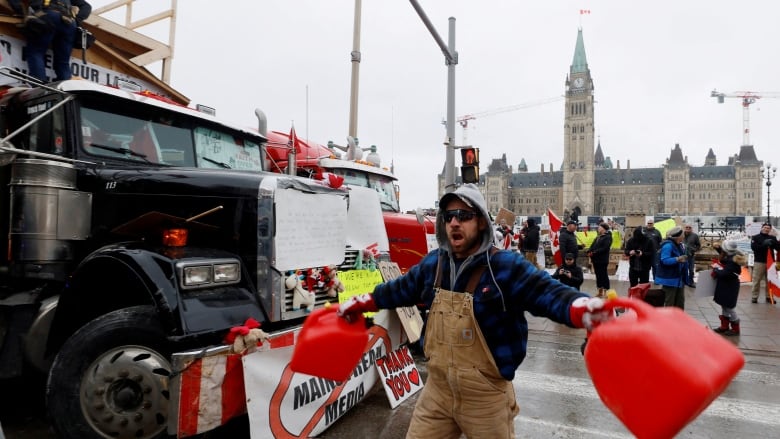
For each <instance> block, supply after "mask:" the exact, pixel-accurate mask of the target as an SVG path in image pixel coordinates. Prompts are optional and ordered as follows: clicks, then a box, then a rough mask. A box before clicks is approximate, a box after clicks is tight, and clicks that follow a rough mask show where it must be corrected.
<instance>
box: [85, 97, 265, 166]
mask: <svg viewBox="0 0 780 439" xmlns="http://www.w3.org/2000/svg"><path fill="white" fill-rule="evenodd" d="M127 107H131V106H127ZM103 108H107V107H106V106H105V105H101V106H100V109H99V108H97V106H96V105H90V102H89V101H88V102H86V103H83V104H82V107H81V138H82V142H81V144H82V147H83V149H84V150H85V151H86V152H87V153H89V154H90V155H95V156H103V157H111V158H117V159H125V160H130V161H139V162H145V163H156V164H161V165H169V166H183V167H199V168H223V169H242V170H253V171H260V170H262V168H261V166H262V161H261V160H260V147H259V145H258V141H256V140H255V139H249V138H248V137H249V136H244V135H243V133H240V132H234V131H232V130H230V129H228V128H225V127H219V126H212V125H211V124H207V123H201V121H199V120H198V119H197V118H194V117H187V116H186V115H183V114H178V113H173V112H165V111H162V110H158V109H151V110H150V109H149V108H144V109H142V110H141V109H139V110H141V111H138V112H134V111H133V109H132V108H123V111H122V114H119V113H118V112H114V111H111V112H109V111H104V110H103ZM114 108H117V107H113V108H112V110H113V109H114ZM257 140H259V139H257Z"/></svg>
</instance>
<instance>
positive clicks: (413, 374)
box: [408, 367, 420, 386]
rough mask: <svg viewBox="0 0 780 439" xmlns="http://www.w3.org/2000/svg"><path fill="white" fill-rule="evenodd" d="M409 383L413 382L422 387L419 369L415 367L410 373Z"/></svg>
mask: <svg viewBox="0 0 780 439" xmlns="http://www.w3.org/2000/svg"><path fill="white" fill-rule="evenodd" d="M408 375H409V381H410V382H412V383H413V384H414V385H415V386H419V385H420V373H419V372H417V368H416V367H415V368H414V369H412V371H411V372H409V374H408Z"/></svg>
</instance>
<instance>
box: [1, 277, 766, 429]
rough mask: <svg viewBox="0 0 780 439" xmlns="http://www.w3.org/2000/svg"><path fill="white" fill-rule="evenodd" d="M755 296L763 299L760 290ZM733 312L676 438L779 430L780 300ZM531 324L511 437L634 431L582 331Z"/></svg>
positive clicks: (713, 320) (33, 414) (379, 418)
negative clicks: (619, 412) (596, 371)
mask: <svg viewBox="0 0 780 439" xmlns="http://www.w3.org/2000/svg"><path fill="white" fill-rule="evenodd" d="M612 286H613V288H614V289H615V290H616V291H618V293H619V295H621V296H625V295H626V292H627V290H628V283H627V282H621V281H614V280H613V281H612ZM582 289H583V291H586V292H593V291H595V284H594V282H593V280H592V279H586V281H585V284H584V285H583V288H582ZM694 293H695V290H694V289H686V304H685V311H686V313H688V314H689V315H691V316H692V317H693V318H694V319H696V320H697V321H699V322H700V323H701V324H702V325H705V326H710V327H714V326H718V324H719V319H718V314H720V307H719V306H718V305H716V304H715V303H714V302H713V301H712V298H711V297H706V298H698V297H695V296H694ZM760 301H761V302H763V296H762V298H761V299H760ZM737 313H738V314H739V316H740V318H741V328H742V334H741V335H740V336H739V337H728V338H727V339H728V340H729V341H731V342H732V343H734V344H735V346H737V347H738V348H739V349H740V350H741V351H742V353H743V354H744V356H745V359H746V363H745V366H744V368H743V369H742V370H741V371H740V372H739V374H738V375H737V377H736V378H735V379H734V380H733V381H732V383H731V384H730V385H729V387H728V388H727V389H726V390H725V391H724V392H723V394H722V395H721V396H720V397H719V398H718V399H716V400H715V401H714V402H713V403H712V404H711V405H710V406H709V407H708V408H707V409H706V410H705V411H704V412H703V413H702V414H701V415H700V416H699V417H698V418H697V419H695V420H694V421H693V422H691V423H690V424H688V425H687V426H686V427H685V428H684V429H683V430H682V431H681V432H680V434H679V435H678V436H677V437H678V438H702V439H703V438H723V439H726V438H729V439H730V438H747V437H750V438H770V437H777V432H778V431H780V305H770V304H765V303H757V304H753V303H751V302H750V284H743V286H742V287H741V289H740V296H739V301H738V304H737ZM529 328H530V336H529V348H528V357H527V358H526V360H525V361H524V362H523V364H522V365H521V366H520V368H519V369H518V372H517V376H516V378H515V380H514V386H515V392H516V394H517V400H518V403H519V404H520V414H519V415H518V416H517V418H516V419H515V432H516V435H515V437H516V438H604V437H605V438H631V437H633V435H632V434H631V433H630V432H629V431H628V430H627V429H626V428H625V427H624V426H623V425H622V424H621V422H620V421H619V420H618V419H617V418H616V417H615V416H614V415H613V414H612V413H611V412H610V411H609V410H608V409H607V408H606V407H605V406H604V404H603V403H602V402H601V400H600V399H599V397H598V395H597V394H596V391H595V389H594V388H593V384H592V382H591V380H590V378H589V375H588V372H587V370H586V368H585V363H584V361H583V358H582V355H581V354H580V345H581V343H582V340H583V336H584V332H583V331H582V330H576V329H571V328H567V327H565V326H563V325H559V324H557V323H553V322H551V321H549V320H546V319H542V318H538V317H533V316H530V315H529ZM618 354H620V353H616V355H618ZM625 354H626V355H630V353H625ZM416 360H417V362H418V368H419V370H420V372H421V374H422V376H423V379H425V378H426V367H425V362H424V361H423V359H422V358H420V357H419V356H418V357H416ZM695 360H696V359H695V358H692V359H691V361H695ZM27 390H28V391H29V390H30V389H27ZM9 391H10V392H9ZM25 393H26V392H25V390H24V389H9V388H4V389H3V391H2V394H3V395H8V394H12V395H20V396H21V395H24V394H25ZM4 399H5V396H4ZM6 401H8V400H7V399H6ZM415 401H416V397H415V396H413V397H412V398H410V399H409V400H407V401H406V402H404V403H403V404H401V405H400V406H399V407H397V408H396V409H394V410H393V409H391V408H390V404H389V402H388V401H387V397H386V396H385V394H384V391H383V389H382V388H381V387H378V386H375V388H374V389H373V390H372V391H371V392H370V393H369V395H368V396H367V398H366V399H365V400H364V401H362V402H361V403H360V404H359V405H358V406H357V407H356V408H355V409H353V410H352V411H350V412H349V413H347V414H346V416H345V417H344V418H342V419H340V420H339V421H337V422H336V423H335V424H334V425H333V426H332V427H331V428H329V429H328V430H326V431H325V432H324V433H323V434H322V435H320V436H319V437H321V438H345V439H358V438H360V439H362V438H367V437H371V438H379V439H397V438H403V437H404V436H405V432H406V428H407V426H408V424H409V419H410V417H411V413H412V411H413V409H414V404H415ZM9 410H10V411H9ZM654 410H663V407H648V416H653V411H654ZM41 413H42V407H41V406H40V405H36V404H33V405H31V406H30V407H27V408H24V407H21V406H15V407H10V408H9V406H8V404H7V403H6V404H4V405H3V408H2V412H1V413H0V420H2V425H3V427H4V428H5V435H6V437H7V439H17V438H18V439H33V438H34V439H39V438H53V437H54V436H53V435H52V434H51V433H49V432H48V429H47V427H46V424H45V421H44V420H43V417H42V416H41ZM245 424H246V420H245V419H243V420H238V421H237V422H235V423H234V425H232V426H231V428H229V429H225V430H222V431H219V432H213V433H211V434H208V435H206V436H205V438H223V437H224V438H248V437H249V435H248V433H247V430H246V425H245Z"/></svg>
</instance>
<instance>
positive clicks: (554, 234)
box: [547, 208, 563, 265]
mask: <svg viewBox="0 0 780 439" xmlns="http://www.w3.org/2000/svg"><path fill="white" fill-rule="evenodd" d="M547 217H548V218H549V220H550V251H552V254H553V259H554V260H555V265H561V264H562V263H563V255H561V245H560V242H559V241H558V234H559V233H560V230H561V226H563V221H561V219H560V218H558V216H557V215H555V214H554V213H553V211H552V210H551V209H549V208H548V209H547Z"/></svg>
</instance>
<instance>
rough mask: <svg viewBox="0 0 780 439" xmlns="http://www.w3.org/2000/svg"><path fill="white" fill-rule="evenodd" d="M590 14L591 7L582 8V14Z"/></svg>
mask: <svg viewBox="0 0 780 439" xmlns="http://www.w3.org/2000/svg"><path fill="white" fill-rule="evenodd" d="M584 14H588V15H590V9H580V15H584Z"/></svg>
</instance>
